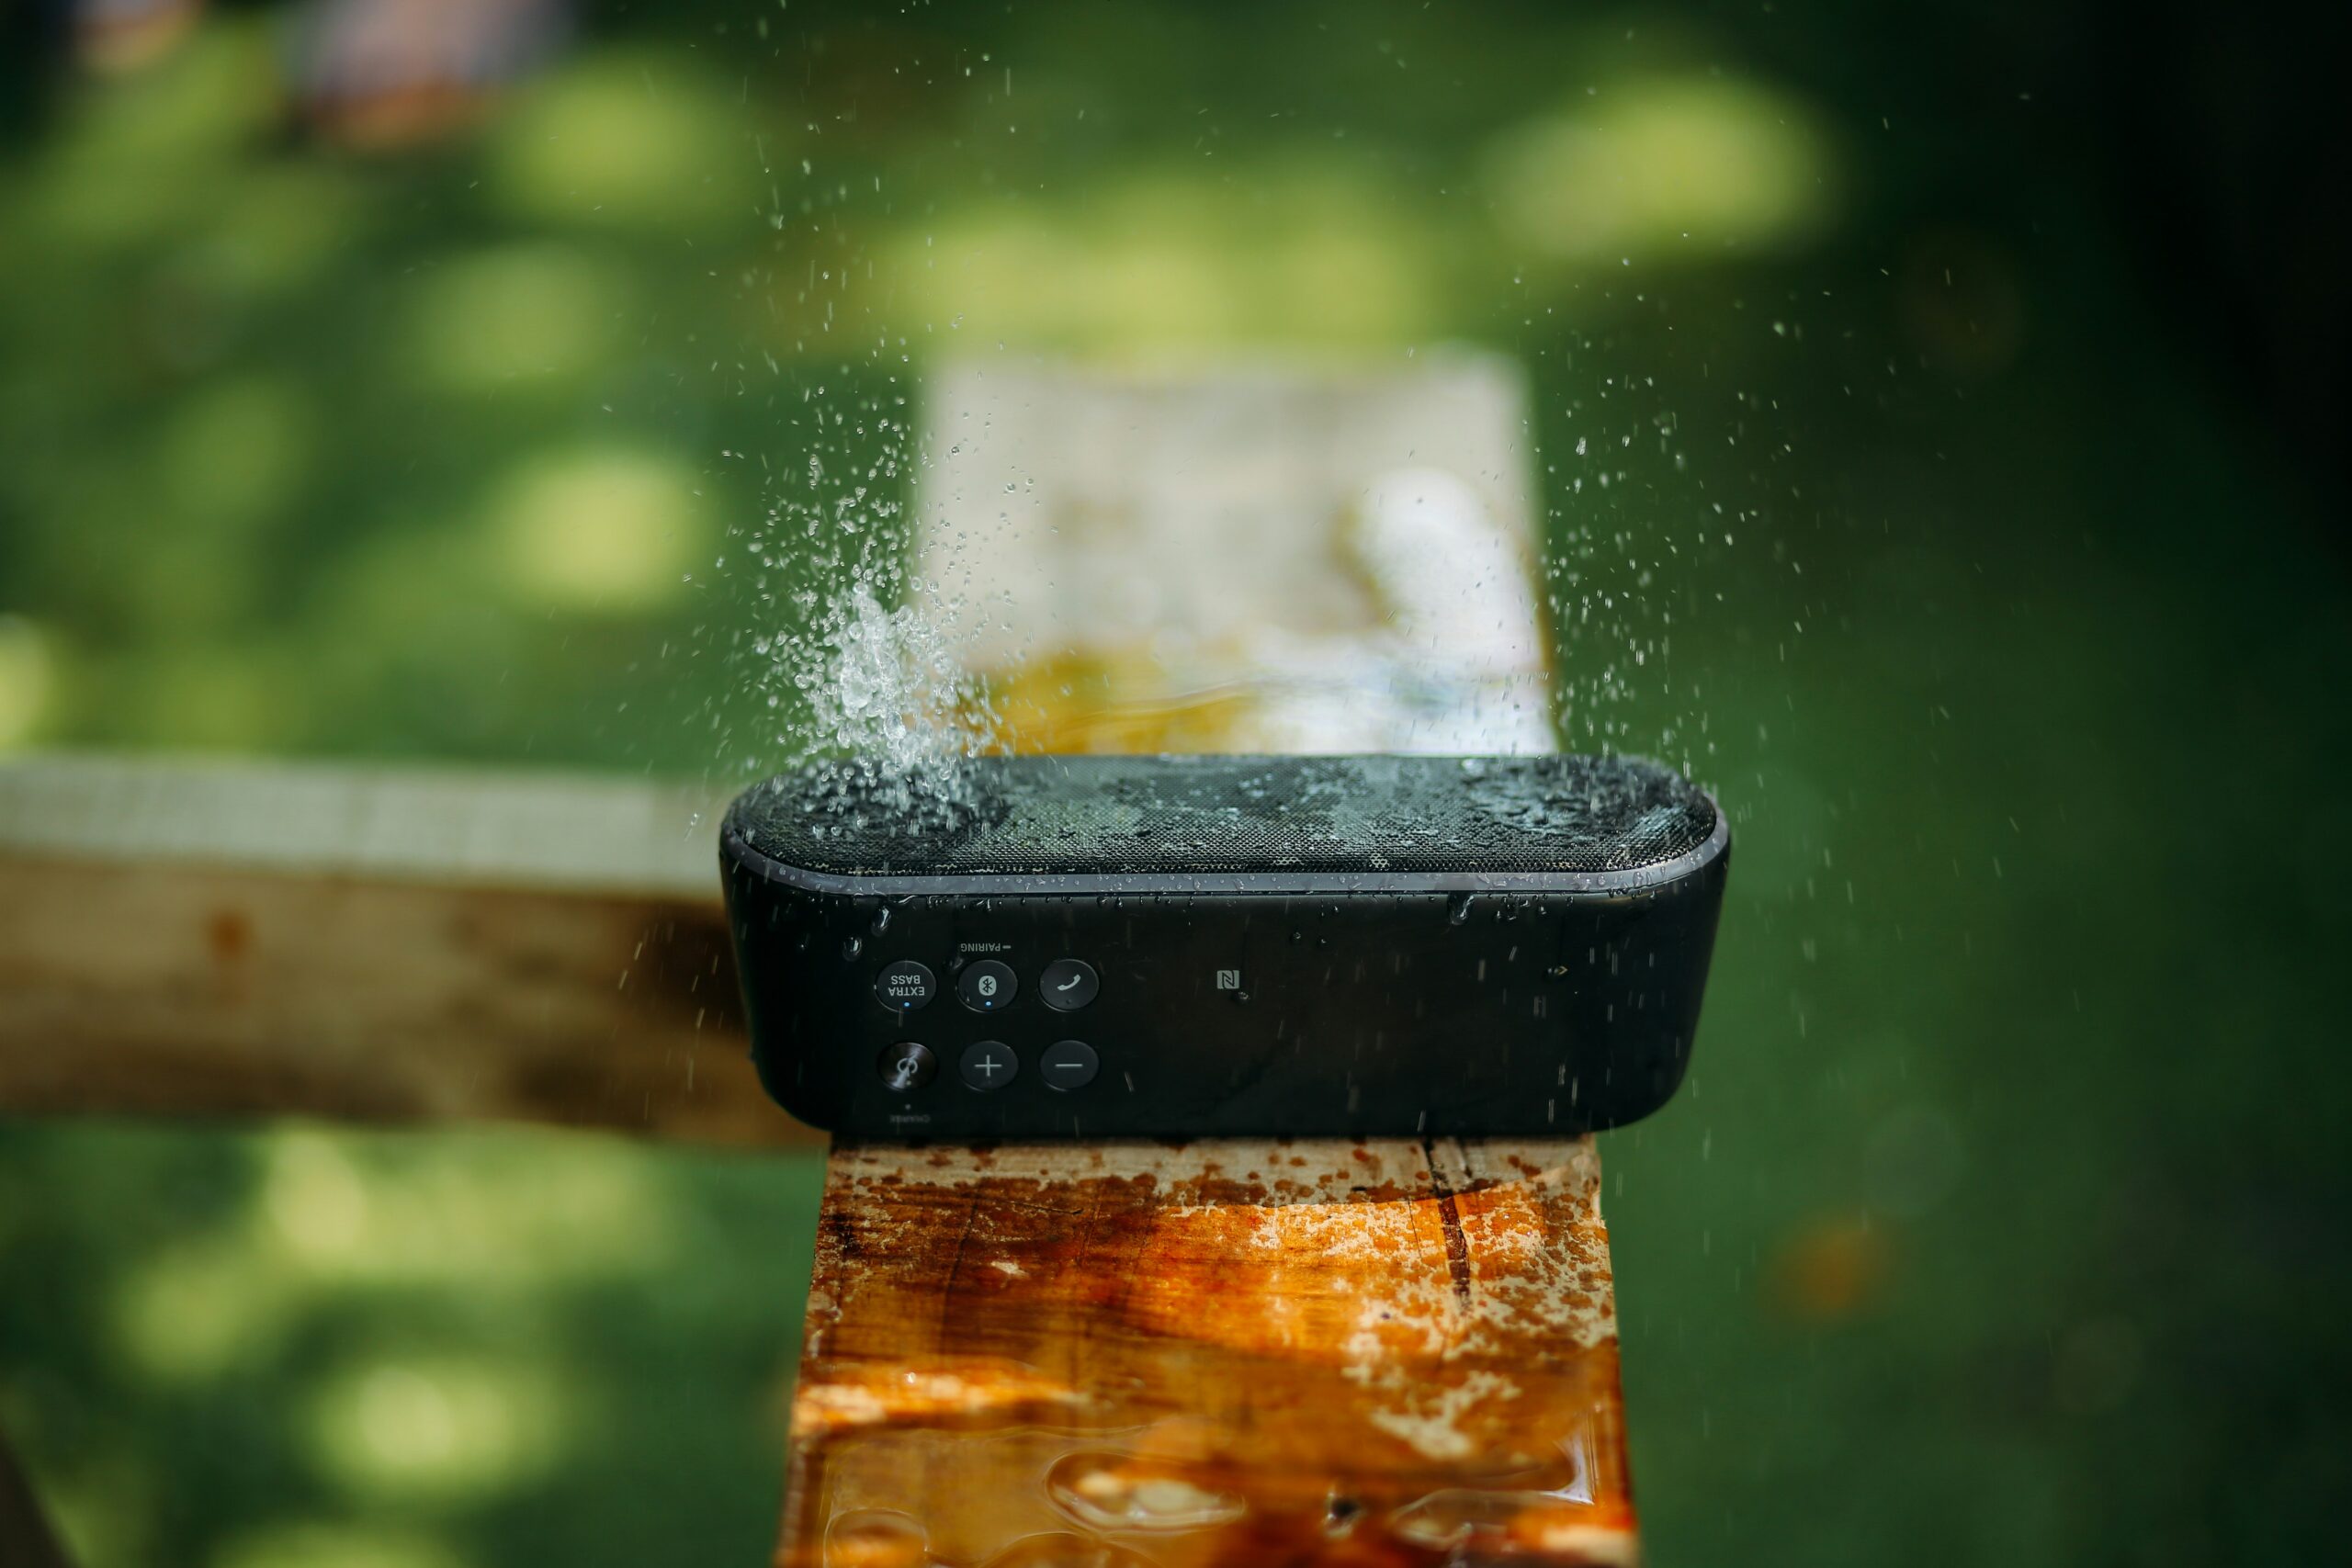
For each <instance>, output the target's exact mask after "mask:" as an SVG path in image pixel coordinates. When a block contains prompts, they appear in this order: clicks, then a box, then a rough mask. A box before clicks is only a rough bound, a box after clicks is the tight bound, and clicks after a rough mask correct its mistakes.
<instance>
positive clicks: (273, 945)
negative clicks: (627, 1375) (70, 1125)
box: [0, 758, 820, 1146]
mask: <svg viewBox="0 0 2352 1568" xmlns="http://www.w3.org/2000/svg"><path fill="white" fill-rule="evenodd" d="M714 821H715V813H714V812H713V811H712V809H711V808H710V803H709V802H708V801H707V799H706V798H705V797H703V796H702V795H700V794H699V793H698V792H692V791H680V790H675V789H668V788H663V787H661V786H653V785H646V784H630V783H628V782H626V781H620V782H615V781H605V780H580V779H561V778H559V779H548V778H536V777H530V776H512V775H509V776H501V775H497V774H481V775H474V774H445V773H401V772H397V771H371V770H357V769H333V768H319V767H284V766H272V765H253V764H239V765H220V764H199V763H178V764H167V765H158V764H154V763H141V762H132V761H96V760H91V759H82V758H37V759H28V760H24V761H17V762H13V763H10V764H8V765H7V766H6V767H5V768H0V1111H14V1112H29V1113H39V1114H51V1115H60V1114H131V1115H157V1116H198V1115H269V1116H277V1115H308V1116H321V1117H332V1118H336V1119H342V1120H351V1121H364V1122H424V1121H445V1120H483V1119H506V1120H520V1121H531V1122H554V1123H559V1124H563V1125H571V1126H592V1127H605V1128H613V1129H617V1130H621V1131H627V1132H631V1133H639V1134H650V1135H659V1136H666V1137H680V1138H690V1139H696V1140H704V1141H712V1142H719V1143H728V1144H739V1145H801V1146H807V1145H812V1144H814V1143H816V1142H818V1141H819V1136H820V1135H819V1134H816V1133H814V1132H813V1131H811V1130H809V1129H808V1128H805V1127H802V1126H801V1125H800V1124H799V1123H797V1122H794V1121H793V1120H792V1119H791V1118H789V1117H787V1116H786V1115H785V1113H784V1112H783V1111H780V1110H778V1109H776V1107H775V1104H774V1103H773V1102H772V1101H771V1100H769V1099H768V1097H767V1095H766V1094H765V1093H764V1092H763V1090H762V1089H761V1088H760V1086H759V1084H758V1082H757V1080H756V1078H755V1077H753V1075H752V1068H751V1064H750V1061H749V1060H748V1058H747V1056H746V1055H745V1053H746V1049H747V1046H746V1041H745V1038H744V1034H743V1028H742V1020H741V1003H740V1001H739V998H738V993H737V988H736V983H735V971H734V960H733V954H732V952H731V950H730V947H729V942H728V936H727V928H726V920H725V916H724V913H723V911H722V910H721V908H720V907H719V902H718V872H717V846H716V840H715V831H716V829H715V826H714Z"/></svg>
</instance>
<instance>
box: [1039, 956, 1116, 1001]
mask: <svg viewBox="0 0 2352 1568" xmlns="http://www.w3.org/2000/svg"><path fill="white" fill-rule="evenodd" d="M1102 988H1103V982H1102V981H1101V980H1099V979H1097V978H1096V977H1095V974H1094V966H1093V965H1092V964H1087V963H1084V962H1082V961H1080V960H1079V959H1076V958H1057V959H1055V960H1054V961H1053V962H1052V963H1051V964H1046V972H1045V973H1044V974H1043V975H1041V976H1038V977H1037V994H1038V995H1039V996H1041V997H1043V998H1046V1006H1047V1007H1049V1008H1052V1009H1054V1010H1057V1011H1058V1012H1076V1011H1077V1010H1079V1009H1080V1008H1082V1007H1084V1006H1085V1005H1086V1004H1087V1003H1089V1002H1091V1001H1092V1000H1093V999H1094V993H1095V992H1097V991H1099V990H1101V989H1102Z"/></svg>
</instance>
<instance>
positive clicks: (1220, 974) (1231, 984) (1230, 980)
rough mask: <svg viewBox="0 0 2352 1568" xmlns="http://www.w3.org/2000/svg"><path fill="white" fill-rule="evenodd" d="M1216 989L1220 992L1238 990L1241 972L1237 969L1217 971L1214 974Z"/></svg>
mask: <svg viewBox="0 0 2352 1568" xmlns="http://www.w3.org/2000/svg"><path fill="white" fill-rule="evenodd" d="M1216 988H1217V989H1218V990H1220V991H1238V990H1239V989H1240V988H1241V971H1240V970H1238V969H1220V970H1218V971H1217V972H1216Z"/></svg>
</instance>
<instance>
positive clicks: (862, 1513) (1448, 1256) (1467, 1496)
mask: <svg viewBox="0 0 2352 1568" xmlns="http://www.w3.org/2000/svg"><path fill="white" fill-rule="evenodd" d="M1270 1173H1271V1174H1270ZM1599 1191H1600V1166H1599V1161H1598V1159H1597V1157H1596V1156H1595V1155H1594V1153H1593V1149H1592V1146H1591V1145H1590V1143H1589V1140H1578V1141H1573V1142H1561V1143H1556V1144H1546V1145H1476V1144H1473V1145H1461V1144H1456V1143H1453V1142H1451V1141H1448V1142H1443V1143H1435V1144H1422V1143H1419V1142H1416V1141H1411V1140H1395V1141H1380V1142H1374V1143H1368V1144H1364V1145H1321V1144H1297V1145H1272V1144H1263V1143H1261V1144H1254V1145H1252V1144H1248V1143H1212V1144H1199V1145H1188V1146H1169V1145H1114V1146H1110V1147H1094V1148H1063V1147H1041V1146H1019V1147H1001V1148H997V1149H994V1150H990V1151H974V1150H960V1149H942V1148H933V1149H920V1150H904V1149H879V1148H876V1149H843V1150H838V1151H836V1152H835V1154H834V1156H833V1160H832V1167H831V1179H830V1181H829V1184H828V1188H827V1193H826V1200H825V1210H824V1215H823V1219H822V1221H821V1224H820V1234H819V1242H818V1258H817V1269H816V1274H815V1279H814V1282H813V1285H812V1291H811V1297H810V1305H809V1323H808V1330H807V1336H808V1337H807V1341H806V1346H805V1354H804V1358H803V1361H802V1367H801V1381H800V1386H799V1390H798V1393H797V1396H796V1399H795V1403H794V1412H793V1447H794V1453H793V1462H792V1475H791V1495H790V1498H789V1500H788V1502H787V1505H786V1520H785V1533H784V1539H783V1541H782V1543H781V1545H780V1546H779V1548H778V1551H777V1562H779V1563H780V1564H783V1565H785V1568H817V1565H820V1564H823V1565H827V1568H835V1565H840V1568H847V1565H850V1564H859V1565H873V1568H880V1565H882V1564H903V1565H906V1568H916V1565H925V1568H928V1565H931V1564H949V1565H957V1568H962V1565H969V1568H1015V1565H1026V1568H1045V1565H1046V1564H1073V1565H1075V1564H1155V1565H1158V1568H1193V1565H1195V1564H1211V1563H1250V1564H1260V1563H1264V1564H1279V1563H1296V1564H1308V1563H1312V1564H1317V1565H1323V1564H1332V1565H1337V1564H1351V1565H1364V1568H1371V1565H1374V1564H1396V1565H1399V1568H1402V1565H1408V1564H1438V1563H1446V1562H1479V1561H1509V1562H1529V1563H1556V1564H1563V1565H1566V1564H1578V1563H1626V1562H1633V1561H1634V1557H1635V1538H1634V1515H1633V1507H1632V1500H1631V1496H1630V1492H1629V1488H1628V1483H1627V1479H1626V1472H1625V1461H1624V1443H1623V1421H1622V1411H1621V1403H1620V1402H1621V1395H1620V1392H1619V1384H1618V1372H1617V1350H1616V1323H1615V1315H1614V1304H1613V1300H1612V1295H1611V1278H1610V1272H1609V1255H1608V1236H1607V1232H1606V1231H1605V1229H1604V1228H1603V1227H1602V1224H1601V1221H1600V1208H1599Z"/></svg>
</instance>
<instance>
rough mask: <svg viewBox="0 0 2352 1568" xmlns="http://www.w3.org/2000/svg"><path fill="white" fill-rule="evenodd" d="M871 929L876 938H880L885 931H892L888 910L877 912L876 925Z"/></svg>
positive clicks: (875, 913)
mask: <svg viewBox="0 0 2352 1568" xmlns="http://www.w3.org/2000/svg"><path fill="white" fill-rule="evenodd" d="M870 929H871V930H872V931H873V933H874V934H875V935H876V936H880V935H881V934H882V933H883V932H884V931H888V930H889V929H890V911H889V910H888V908H881V909H876V910H875V911H874V924H873V926H872V927H871V928H870Z"/></svg>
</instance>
